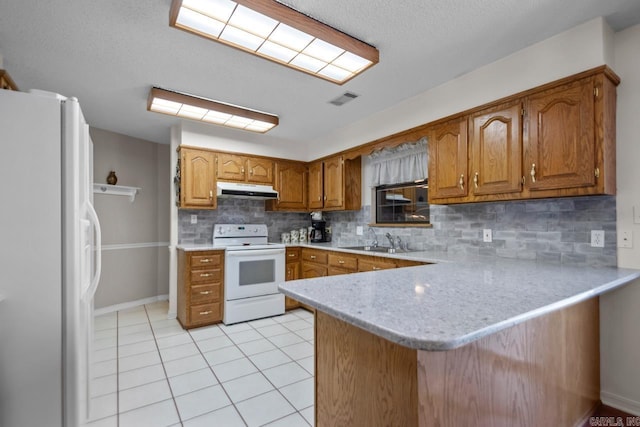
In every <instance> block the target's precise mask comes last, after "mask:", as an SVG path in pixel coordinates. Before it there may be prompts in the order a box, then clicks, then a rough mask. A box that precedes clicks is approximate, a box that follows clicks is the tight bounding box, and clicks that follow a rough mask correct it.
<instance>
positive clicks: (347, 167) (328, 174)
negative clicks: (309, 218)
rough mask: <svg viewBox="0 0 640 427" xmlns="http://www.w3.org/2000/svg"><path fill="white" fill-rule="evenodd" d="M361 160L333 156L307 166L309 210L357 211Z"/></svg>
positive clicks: (359, 202) (358, 158)
mask: <svg viewBox="0 0 640 427" xmlns="http://www.w3.org/2000/svg"><path fill="white" fill-rule="evenodd" d="M361 185H362V164H361V157H359V156H358V157H356V158H355V159H345V158H344V156H335V157H331V158H328V159H325V160H322V161H317V162H314V163H311V164H310V165H309V184H308V188H309V191H308V194H309V209H310V210H323V211H338V210H358V209H360V207H361V203H362V200H361V199H362V197H361Z"/></svg>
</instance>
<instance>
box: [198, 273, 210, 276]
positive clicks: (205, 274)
mask: <svg viewBox="0 0 640 427" xmlns="http://www.w3.org/2000/svg"><path fill="white" fill-rule="evenodd" d="M209 276H211V274H210V273H200V277H209Z"/></svg>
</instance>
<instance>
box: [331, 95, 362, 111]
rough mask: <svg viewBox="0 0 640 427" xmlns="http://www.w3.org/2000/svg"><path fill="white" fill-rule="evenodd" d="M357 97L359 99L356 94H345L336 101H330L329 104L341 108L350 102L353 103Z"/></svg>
mask: <svg viewBox="0 0 640 427" xmlns="http://www.w3.org/2000/svg"><path fill="white" fill-rule="evenodd" d="M357 97H358V95H356V94H355V93H351V92H345V93H343V94H342V95H340V96H339V97H337V98H336V99H332V100H331V101H329V104H333V105H336V106H338V107H340V106H342V105H344V104H346V103H347V102H349V101H353V100H354V99H356V98H357Z"/></svg>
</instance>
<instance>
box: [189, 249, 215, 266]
mask: <svg viewBox="0 0 640 427" xmlns="http://www.w3.org/2000/svg"><path fill="white" fill-rule="evenodd" d="M196 253H197V255H191V268H198V267H205V268H206V267H220V266H221V265H222V253H220V252H217V253H202V252H196Z"/></svg>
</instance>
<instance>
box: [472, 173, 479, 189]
mask: <svg viewBox="0 0 640 427" xmlns="http://www.w3.org/2000/svg"><path fill="white" fill-rule="evenodd" d="M473 185H474V186H475V188H478V172H476V174H475V175H474V176H473Z"/></svg>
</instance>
